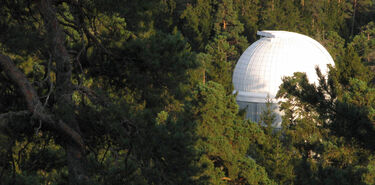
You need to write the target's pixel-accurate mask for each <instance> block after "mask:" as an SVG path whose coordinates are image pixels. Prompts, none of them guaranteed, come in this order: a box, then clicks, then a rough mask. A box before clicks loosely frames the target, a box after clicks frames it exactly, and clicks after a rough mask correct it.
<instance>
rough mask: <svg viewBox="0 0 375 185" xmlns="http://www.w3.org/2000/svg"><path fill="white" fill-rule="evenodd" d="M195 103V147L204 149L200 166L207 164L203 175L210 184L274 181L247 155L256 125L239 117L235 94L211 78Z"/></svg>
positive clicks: (196, 92) (197, 91) (197, 93)
mask: <svg viewBox="0 0 375 185" xmlns="http://www.w3.org/2000/svg"><path fill="white" fill-rule="evenodd" d="M191 106H193V107H192V108H191V109H190V110H191V114H192V118H193V119H194V120H195V122H196V124H197V135H198V136H199V137H200V138H199V139H198V141H197V143H196V145H195V148H196V150H197V151H198V152H199V153H202V156H201V158H200V159H199V161H198V166H200V167H204V171H203V173H202V174H200V175H199V176H200V177H205V176H207V178H208V182H209V184H225V183H226V181H228V182H231V183H244V184H273V182H272V180H270V179H269V178H268V177H267V173H266V172H265V170H264V168H263V167H261V166H259V165H258V164H256V162H255V161H254V160H253V159H252V158H250V157H249V156H247V155H246V152H247V150H248V147H249V146H250V143H251V142H252V141H251V140H252V138H251V137H249V136H250V134H251V133H252V132H254V131H253V129H254V127H255V128H256V126H255V125H253V124H249V122H242V121H240V120H237V116H236V114H237V111H238V107H237V104H236V103H235V99H234V96H233V95H226V92H225V90H224V88H223V87H222V86H221V85H219V84H217V83H214V82H208V83H207V85H199V86H198V87H197V88H196V89H195V90H194V91H193V97H192V101H191Z"/></svg>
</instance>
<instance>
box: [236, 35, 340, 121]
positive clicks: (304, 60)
mask: <svg viewBox="0 0 375 185" xmlns="http://www.w3.org/2000/svg"><path fill="white" fill-rule="evenodd" d="M257 34H258V35H260V36H261V38H260V39H259V40H258V41H256V42H254V43H253V44H252V45H251V46H249V47H248V48H247V49H246V51H245V52H244V53H243V54H242V55H241V57H240V59H239V60H238V62H237V64H236V67H235V69H234V74H233V85H234V89H235V92H236V93H238V94H237V103H238V104H239V106H240V108H242V109H244V108H246V109H247V110H246V112H247V118H250V119H251V120H253V121H256V122H259V115H260V114H261V113H262V112H263V109H264V107H265V102H266V98H267V96H269V97H270V98H271V100H272V101H273V102H276V101H277V100H275V99H274V98H275V96H276V93H277V91H278V90H279V86H280V85H281V83H282V78H283V77H284V76H292V75H293V73H294V72H305V73H306V74H307V77H308V79H309V81H310V82H315V83H317V82H318V77H317V75H316V71H315V67H316V66H318V67H319V68H320V70H321V71H322V73H323V74H326V73H327V72H328V67H327V64H331V65H332V66H333V65H334V61H333V59H332V57H331V55H330V54H329V53H328V51H327V50H326V49H325V48H324V47H323V46H322V45H321V44H319V43H318V42H317V41H315V40H314V39H312V38H310V37H308V36H305V35H302V34H298V33H293V32H287V31H258V32H257ZM275 106H276V107H277V104H275ZM276 112H278V110H276ZM276 122H277V123H275V124H277V126H278V127H279V126H280V123H281V116H280V113H278V116H277V120H276Z"/></svg>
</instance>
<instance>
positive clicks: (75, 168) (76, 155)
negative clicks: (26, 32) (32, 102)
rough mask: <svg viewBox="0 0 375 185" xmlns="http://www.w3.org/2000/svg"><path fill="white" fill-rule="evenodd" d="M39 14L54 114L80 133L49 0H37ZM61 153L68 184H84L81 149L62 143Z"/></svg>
mask: <svg viewBox="0 0 375 185" xmlns="http://www.w3.org/2000/svg"><path fill="white" fill-rule="evenodd" d="M40 12H41V13H42V15H43V20H44V24H45V27H46V30H47V33H48V45H49V48H50V49H51V50H52V51H51V52H52V56H53V59H54V61H55V62H56V93H55V95H56V97H57V101H56V105H57V106H56V110H55V111H56V114H57V117H59V118H60V119H62V120H63V121H65V122H66V123H67V124H68V125H69V126H70V127H71V128H72V129H74V130H75V131H76V132H77V133H80V129H79V125H78V122H77V120H76V118H75V113H74V102H73V99H72V95H73V93H74V87H73V84H72V81H71V78H72V64H71V57H70V56H69V54H68V52H67V49H66V47H65V45H64V42H65V34H64V32H63V30H62V29H61V27H60V25H59V22H58V20H57V17H56V10H55V7H54V6H53V5H52V3H51V1H50V0H41V2H40ZM65 150H66V154H67V162H68V169H69V181H70V184H86V183H87V181H88V177H87V174H86V170H85V168H84V164H85V161H84V148H83V147H82V146H79V145H77V144H76V143H74V142H66V143H65Z"/></svg>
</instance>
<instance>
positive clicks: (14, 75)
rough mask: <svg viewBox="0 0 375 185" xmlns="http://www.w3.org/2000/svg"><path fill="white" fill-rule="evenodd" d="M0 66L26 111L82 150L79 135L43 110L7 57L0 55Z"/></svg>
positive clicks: (33, 93) (26, 82) (31, 89)
mask: <svg viewBox="0 0 375 185" xmlns="http://www.w3.org/2000/svg"><path fill="white" fill-rule="evenodd" d="M0 66H1V68H2V69H3V70H4V72H5V73H6V74H7V75H8V76H9V77H10V79H11V80H12V81H13V82H14V83H15V84H17V86H18V88H19V89H20V90H21V93H22V95H23V96H24V99H25V100H26V103H27V110H28V111H29V112H30V113H32V114H33V117H35V118H36V119H40V120H42V121H44V122H45V123H47V124H48V126H49V127H50V128H52V129H53V130H55V131H57V132H59V133H61V134H63V135H65V136H68V137H69V138H71V139H72V140H73V141H74V142H75V143H77V144H78V145H79V146H80V147H82V148H84V142H83V139H82V137H81V135H80V134H78V133H77V132H76V131H75V130H74V129H72V128H71V127H69V126H68V125H67V124H66V123H65V122H63V121H62V120H58V121H56V120H55V118H54V116H53V115H51V114H50V113H48V112H47V110H45V109H44V107H43V104H42V102H41V101H40V100H39V97H38V94H37V93H36V91H35V90H34V88H33V87H32V85H31V84H30V82H29V81H28V80H27V78H26V76H25V75H24V74H23V73H22V72H21V71H20V70H19V69H18V68H17V67H16V66H15V65H14V63H13V62H12V60H11V59H10V58H9V57H7V56H5V55H3V54H0ZM21 113H22V114H25V112H23V111H21V112H20V113H19V114H21ZM10 114H11V113H9V114H8V115H10ZM1 115H2V116H3V117H4V116H8V115H6V114H1ZM16 115H17V114H16ZM1 118H2V117H1V116H0V119H1Z"/></svg>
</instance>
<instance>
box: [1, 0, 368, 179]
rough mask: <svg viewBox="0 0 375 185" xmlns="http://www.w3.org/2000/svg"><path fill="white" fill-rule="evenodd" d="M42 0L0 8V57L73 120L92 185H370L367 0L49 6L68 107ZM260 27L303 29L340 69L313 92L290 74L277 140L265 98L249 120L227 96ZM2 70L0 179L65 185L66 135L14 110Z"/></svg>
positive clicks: (21, 104)
mask: <svg viewBox="0 0 375 185" xmlns="http://www.w3.org/2000/svg"><path fill="white" fill-rule="evenodd" d="M41 2H44V1H30V0H18V1H12V0H3V1H1V3H0V54H2V55H7V56H9V57H10V58H11V59H12V61H14V63H15V64H16V65H17V67H18V68H19V69H20V70H21V71H22V72H23V73H24V74H25V75H26V77H27V79H28V80H29V81H30V83H31V84H32V86H33V87H34V89H35V90H36V91H37V93H38V96H39V100H40V101H41V102H42V104H43V105H42V106H43V107H44V108H45V110H50V113H51V114H52V115H54V116H55V117H54V118H53V119H56V120H60V119H61V120H65V121H67V120H68V121H70V120H76V122H77V124H76V127H77V128H74V129H77V131H79V132H78V133H79V134H80V136H82V138H83V140H84V143H85V150H86V151H85V153H84V156H83V157H82V163H83V164H84V166H85V170H86V171H87V177H88V178H89V182H90V184H110V185H112V184H163V185H164V184H374V181H375V179H374V173H375V172H374V166H375V165H374V156H373V152H374V149H375V148H374V146H375V138H374V137H375V133H374V132H375V128H374V122H375V107H374V106H375V102H374V101H375V90H374V84H373V83H374V81H375V78H374V75H373V72H372V71H371V68H373V66H374V61H375V53H374V47H375V44H374V42H375V40H374V38H373V37H374V33H375V32H374V23H373V22H374V13H375V11H374V4H373V1H371V0H357V1H354V0H339V1H334V0H330V1H326V0H298V1H297V0H206V1H205V0H169V1H167V0H148V1H146V0H141V1H132V0H116V1H106V0H81V1H54V2H53V3H52V4H51V6H52V7H53V8H52V9H51V10H52V11H56V17H57V20H58V22H57V23H56V25H55V26H59V27H61V28H62V31H63V37H62V39H61V40H59V42H61V43H62V45H61V46H60V47H62V46H63V47H65V48H66V49H67V51H68V58H69V62H68V63H69V64H70V65H71V68H72V70H71V71H69V72H71V77H70V78H69V79H68V80H66V81H67V82H70V83H71V87H68V88H71V92H72V93H71V94H68V95H66V96H69V97H70V98H71V99H72V104H68V102H59V101H60V100H59V99H60V98H61V97H60V96H59V93H57V88H58V87H57V81H56V78H57V77H56V76H57V75H58V73H61V71H58V70H57V68H56V66H57V61H56V60H57V59H56V58H55V57H54V56H53V55H52V53H53V52H54V49H56V48H54V47H51V44H50V43H49V42H48V40H50V38H49V36H50V35H51V34H50V33H49V32H48V29H47V28H46V27H47V26H48V25H47V24H48V23H46V22H45V18H46V17H45V16H43V15H42V14H41V12H43V11H42V10H43V9H40V7H41V6H40V3H41ZM51 2H52V1H51ZM263 29H272V30H274V29H282V30H287V31H296V32H300V33H304V34H307V35H311V36H312V37H314V38H316V39H317V40H319V41H320V42H321V43H322V44H324V45H325V46H326V48H327V49H328V51H329V52H330V54H331V55H332V56H333V58H334V60H335V64H336V66H331V67H330V69H331V72H330V76H329V77H328V78H324V77H323V76H322V75H321V74H320V73H319V71H318V76H320V78H321V79H320V84H319V85H318V84H317V85H313V84H310V83H309V82H308V80H307V77H306V75H305V74H302V73H296V74H295V75H294V76H293V77H286V78H285V79H284V83H283V85H282V86H281V88H280V92H279V97H282V98H284V100H285V101H284V102H283V103H282V104H281V109H282V110H283V111H284V119H283V125H282V126H283V128H282V130H281V131H279V132H276V131H275V130H274V129H272V127H271V126H270V125H271V124H272V122H273V120H274V118H275V117H274V115H273V113H272V106H271V105H270V104H267V108H266V109H265V111H264V113H263V115H262V123H263V124H257V123H251V122H250V121H245V120H242V119H241V116H239V114H240V113H239V112H238V111H239V110H238V106H237V104H236V102H235V97H234V95H232V94H231V93H232V90H233V87H232V83H231V78H232V72H233V69H234V67H235V64H236V62H237V60H238V59H239V57H240V54H241V53H242V52H243V51H244V50H245V48H246V47H248V46H249V44H250V43H252V42H254V41H255V40H257V35H256V31H258V30H263ZM58 49H59V48H58ZM68 68H69V67H68ZM68 68H67V69H68ZM7 72H8V71H0V184H69V182H68V181H69V177H71V174H70V173H71V170H70V169H69V167H68V162H69V157H68V156H67V151H68V148H67V146H70V144H71V143H70V140H69V138H66V136H64V135H62V134H61V133H59V132H56V131H55V130H54V129H53V128H50V127H48V124H46V123H45V122H43V121H41V120H39V119H36V117H35V115H33V114H29V113H27V114H18V113H19V112H18V111H24V110H25V109H27V105H26V102H25V99H24V95H23V94H22V92H21V91H19V87H18V85H17V84H15V83H13V82H12V81H11V80H10V78H9V76H7V75H6V74H7ZM63 72H66V71H64V70H63ZM69 80H70V81H69ZM202 82H203V84H202ZM64 90H65V89H64ZM67 112H68V113H72V114H65V113H67ZM3 113H4V114H3ZM8 113H9V114H8ZM21 113H22V112H21ZM68 124H69V125H74V124H73V123H69V122H68ZM70 183H73V182H70ZM73 184H74V183H73Z"/></svg>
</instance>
